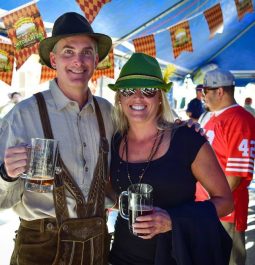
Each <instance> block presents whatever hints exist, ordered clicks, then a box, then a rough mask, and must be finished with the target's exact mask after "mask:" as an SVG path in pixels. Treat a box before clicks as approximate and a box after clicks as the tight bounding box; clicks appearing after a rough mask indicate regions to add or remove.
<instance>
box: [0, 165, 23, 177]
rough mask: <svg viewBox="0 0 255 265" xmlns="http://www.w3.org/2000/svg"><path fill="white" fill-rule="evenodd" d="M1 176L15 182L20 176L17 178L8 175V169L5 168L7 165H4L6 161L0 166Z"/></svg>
mask: <svg viewBox="0 0 255 265" xmlns="http://www.w3.org/2000/svg"><path fill="white" fill-rule="evenodd" d="M0 176H1V178H2V179H3V180H4V181H7V182H13V181H16V180H17V179H18V178H19V177H17V178H11V177H9V176H8V174H7V172H6V170H5V167H4V163H3V164H2V165H1V166H0Z"/></svg>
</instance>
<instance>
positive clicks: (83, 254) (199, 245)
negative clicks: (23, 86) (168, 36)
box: [0, 12, 255, 265]
mask: <svg viewBox="0 0 255 265" xmlns="http://www.w3.org/2000/svg"><path fill="white" fill-rule="evenodd" d="M111 47H112V40H111V38H110V37H109V36H107V35H105V34H102V33H95V32H94V31H93V29H92V27H91V25H90V24H89V22H88V21H87V20H86V19H85V18H84V17H83V16H81V15H79V14H77V13H75V12H68V13H65V14H63V15H61V16H60V17H59V18H58V19H57V20H56V21H55V23H54V26H53V31H52V36H51V37H47V38H45V39H44V40H42V41H41V42H40V45H39V55H40V59H41V62H42V63H43V64H45V65H47V66H48V67H50V68H53V69H55V70H56V71H57V78H55V79H54V80H52V81H51V82H50V83H49V89H48V90H46V91H43V92H42V93H40V95H37V96H36V97H35V96H32V97H30V98H28V99H25V100H23V101H22V102H20V103H18V104H17V105H16V106H15V108H12V109H11V110H10V111H9V112H8V113H7V114H6V115H5V116H4V117H3V119H2V121H1V124H0V126H1V127H0V138H1V142H0V164H1V166H0V176H1V177H0V209H8V208H12V209H13V210H14V211H15V212H16V213H17V215H18V216H19V218H20V226H19V229H18V230H17V232H16V235H15V246H14V250H13V254H12V257H11V261H10V264H11V265H18V264H19V265H32V264H37V265H40V264H42V265H50V264H55V265H58V264H70V265H71V264H73V265H76V264H78V262H79V264H93V265H104V264H112V265H122V264H123V265H128V264H130V265H138V264H140V265H150V264H151V265H153V264H155V265H183V264H194V265H202V264H203V265H204V264H207V265H210V264H211V265H228V264H229V265H244V264H245V230H246V227H247V211H248V191H247V186H248V185H249V183H250V181H251V179H252V174H253V170H254V157H255V153H254V150H255V118H254V117H253V116H252V114H250V113H249V112H247V111H246V110H245V109H244V108H243V107H241V106H239V105H238V104H237V103H236V101H235V98H234V89H235V85H234V84H235V80H234V77H233V75H232V74H231V73H230V72H229V71H225V70H222V69H216V70H212V71H209V72H207V73H206V75H205V78H204V83H203V84H202V85H199V86H197V88H196V91H197V94H198V98H197V99H196V100H195V101H196V103H195V104H193V103H190V104H189V106H188V109H187V112H188V113H189V115H190V118H192V119H194V121H196V122H197V121H198V119H199V116H201V114H202V113H203V112H204V108H205V106H206V108H207V109H208V110H209V112H210V115H209V118H208V121H207V122H205V125H204V126H203V127H204V130H205V133H206V136H205V135H201V134H200V133H199V132H197V131H196V130H195V128H194V126H191V127H190V126H188V124H187V123H186V122H175V121H174V119H173V117H172V115H171V113H172V112H171V106H170V105H169V102H168V100H167V96H166V93H167V92H168V91H169V90H170V89H171V87H172V83H171V82H170V81H166V80H164V78H163V76H162V73H161V69H160V65H159V63H158V61H157V60H156V59H155V58H153V57H151V56H149V55H146V54H143V53H133V54H132V56H131V57H130V59H128V61H127V62H126V64H125V65H124V66H123V67H122V69H121V72H120V75H119V77H118V78H117V80H116V82H115V83H114V84H110V85H109V88H110V89H112V90H113V91H115V103H114V106H112V105H111V104H110V103H109V102H108V101H107V100H106V99H103V98H100V97H95V96H93V95H92V93H91V91H90V88H89V85H88V83H89V80H90V79H91V77H92V75H93V73H94V71H95V69H96V67H97V65H98V63H99V62H100V61H102V60H103V59H104V58H105V57H106V56H107V54H108V52H109V51H110V49H111ZM202 99H203V100H204V102H205V106H203V102H202ZM198 101H199V102H198ZM198 103H199V104H198ZM246 105H248V103H247V104H246ZM194 106H199V111H196V110H194ZM47 117H48V120H47ZM35 137H37V138H54V139H56V140H58V141H59V157H58V159H59V160H58V164H57V166H58V170H57V171H56V174H55V179H54V192H50V193H36V192H30V191H27V190H26V189H25V187H24V179H23V178H21V177H20V176H21V175H22V173H23V172H25V170H26V167H27V163H28V160H29V154H28V148H27V145H29V144H30V139H31V138H35ZM108 153H109V155H108ZM108 166H109V170H108ZM139 183H147V184H150V185H151V186H152V187H153V210H152V212H150V213H149V214H148V215H144V216H139V217H137V218H136V220H135V222H134V224H133V231H134V232H135V234H133V233H131V232H130V230H129V225H128V221H127V220H125V219H123V218H122V217H121V216H120V215H118V217H117V221H116V224H115V231H114V236H113V239H112V242H110V240H111V238H109V237H108V235H107V231H106V229H105V228H106V216H105V208H108V207H109V208H110V207H112V208H115V209H116V210H117V209H118V197H119V195H120V194H121V193H122V192H123V191H126V190H127V189H128V187H129V186H130V185H133V184H139ZM98 187H100V189H101V190H100V191H103V192H102V193H100V192H99V188H98ZM102 194H103V196H104V195H105V196H106V197H107V198H108V199H109V201H110V202H111V203H110V204H111V206H110V204H109V205H104V200H103V199H102ZM88 231H89V232H88ZM66 238H67V239H66ZM109 243H112V244H109ZM109 246H111V248H110V247H109ZM108 251H109V253H108Z"/></svg>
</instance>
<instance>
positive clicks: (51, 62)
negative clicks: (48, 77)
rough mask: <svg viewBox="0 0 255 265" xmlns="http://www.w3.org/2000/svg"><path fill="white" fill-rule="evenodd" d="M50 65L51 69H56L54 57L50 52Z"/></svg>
mask: <svg viewBox="0 0 255 265" xmlns="http://www.w3.org/2000/svg"><path fill="white" fill-rule="evenodd" d="M50 64H51V66H52V68H54V69H56V56H55V54H54V53H53V52H50Z"/></svg>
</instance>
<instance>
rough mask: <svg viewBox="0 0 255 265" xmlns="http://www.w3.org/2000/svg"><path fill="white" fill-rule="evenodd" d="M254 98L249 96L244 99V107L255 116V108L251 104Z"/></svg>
mask: <svg viewBox="0 0 255 265" xmlns="http://www.w3.org/2000/svg"><path fill="white" fill-rule="evenodd" d="M251 105H252V98H250V97H248V98H246V99H245V100H244V108H245V109H246V110H247V111H249V112H250V113H251V114H252V115H253V116H254V117H255V109H254V108H253V107H252V106H251Z"/></svg>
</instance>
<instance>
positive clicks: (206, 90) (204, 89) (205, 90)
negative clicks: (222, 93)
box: [202, 87, 219, 95]
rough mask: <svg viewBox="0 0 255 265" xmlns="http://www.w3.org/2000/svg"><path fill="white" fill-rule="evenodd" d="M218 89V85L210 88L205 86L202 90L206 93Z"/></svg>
mask: <svg viewBox="0 0 255 265" xmlns="http://www.w3.org/2000/svg"><path fill="white" fill-rule="evenodd" d="M217 89H219V88H218V87H210V88H208V87H204V88H203V90H202V91H203V94H204V95H206V94H207V93H208V91H210V90H217Z"/></svg>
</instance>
